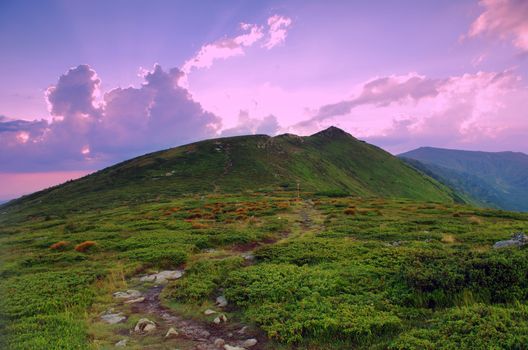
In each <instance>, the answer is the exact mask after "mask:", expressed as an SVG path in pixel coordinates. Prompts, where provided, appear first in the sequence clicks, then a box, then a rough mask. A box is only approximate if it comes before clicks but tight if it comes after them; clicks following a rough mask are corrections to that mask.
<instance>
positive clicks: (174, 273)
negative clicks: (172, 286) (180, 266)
mask: <svg viewBox="0 0 528 350" xmlns="http://www.w3.org/2000/svg"><path fill="white" fill-rule="evenodd" d="M182 276H183V271H182V270H165V271H161V272H158V273H154V274H151V275H146V276H143V277H141V278H140V279H139V280H140V281H141V282H155V283H160V284H165V283H167V282H168V281H171V280H176V279H178V278H181V277H182Z"/></svg>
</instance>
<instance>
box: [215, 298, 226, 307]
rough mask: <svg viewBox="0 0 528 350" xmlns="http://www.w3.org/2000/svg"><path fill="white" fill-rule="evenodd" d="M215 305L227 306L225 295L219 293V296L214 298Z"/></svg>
mask: <svg viewBox="0 0 528 350" xmlns="http://www.w3.org/2000/svg"><path fill="white" fill-rule="evenodd" d="M216 305H217V306H218V307H226V306H227V299H226V298H225V296H223V295H220V296H219V297H217V298H216Z"/></svg>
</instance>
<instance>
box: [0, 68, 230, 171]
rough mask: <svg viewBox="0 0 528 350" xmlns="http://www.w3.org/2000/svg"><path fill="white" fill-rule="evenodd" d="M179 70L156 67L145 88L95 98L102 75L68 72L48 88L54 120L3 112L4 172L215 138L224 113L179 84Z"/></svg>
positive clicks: (81, 164)
mask: <svg viewBox="0 0 528 350" xmlns="http://www.w3.org/2000/svg"><path fill="white" fill-rule="evenodd" d="M181 74H182V73H181V71H180V70H178V69H176V68H174V69H171V70H169V71H164V70H163V69H162V68H161V66H159V65H156V66H155V67H154V69H153V70H152V71H151V72H147V74H145V76H144V79H145V81H144V83H143V84H142V85H141V86H140V87H138V88H133V87H130V88H126V89H122V88H117V89H114V90H111V91H109V92H108V93H106V94H104V95H103V97H102V101H101V102H100V103H97V100H96V98H97V95H98V93H99V85H100V80H99V78H98V77H97V74H96V72H95V71H94V70H93V69H91V68H90V67H89V66H87V65H81V66H78V67H76V68H72V69H70V70H68V71H67V72H66V73H65V74H63V75H62V76H61V77H60V78H59V80H58V82H57V84H56V85H54V86H51V87H50V88H48V90H47V92H46V97H47V100H48V103H49V106H50V113H51V115H52V116H53V117H54V119H53V121H52V122H47V121H45V120H42V121H23V120H9V119H8V118H6V117H4V116H2V117H0V148H2V152H1V153H0V164H2V165H1V169H0V170H2V171H44V170H51V169H53V170H69V169H94V168H100V167H101V166H104V165H108V164H109V163H111V162H115V161H119V160H123V159H126V158H128V157H131V156H134V155H139V154H142V153H145V152H148V151H154V150H158V149H160V148H167V147H173V146H177V145H180V144H183V143H187V142H192V141H196V140H199V139H203V138H209V137H212V136H215V135H216V134H217V131H218V129H219V128H220V126H221V120H220V118H219V117H217V116H215V115H214V114H212V113H210V112H207V111H205V110H204V109H203V108H202V107H201V105H200V104H199V103H197V102H195V101H194V100H193V99H192V96H191V95H190V94H189V93H188V91H187V90H186V89H184V88H182V87H180V86H178V85H177V80H178V79H179V78H180V77H181Z"/></svg>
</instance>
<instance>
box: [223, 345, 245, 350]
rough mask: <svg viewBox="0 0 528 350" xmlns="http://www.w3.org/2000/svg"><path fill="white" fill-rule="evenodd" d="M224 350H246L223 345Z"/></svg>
mask: <svg viewBox="0 0 528 350" xmlns="http://www.w3.org/2000/svg"><path fill="white" fill-rule="evenodd" d="M224 350H246V349H244V348H241V347H239V346H231V345H228V344H226V345H224Z"/></svg>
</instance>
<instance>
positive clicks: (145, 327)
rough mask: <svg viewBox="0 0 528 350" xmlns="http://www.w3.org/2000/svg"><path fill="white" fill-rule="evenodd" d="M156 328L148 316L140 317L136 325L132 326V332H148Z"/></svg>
mask: <svg viewBox="0 0 528 350" xmlns="http://www.w3.org/2000/svg"><path fill="white" fill-rule="evenodd" d="M155 329H156V324H155V323H154V322H153V321H151V320H149V319H148V318H142V319H140V320H139V321H138V323H136V327H134V332H137V333H148V332H152V331H153V330H155Z"/></svg>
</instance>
